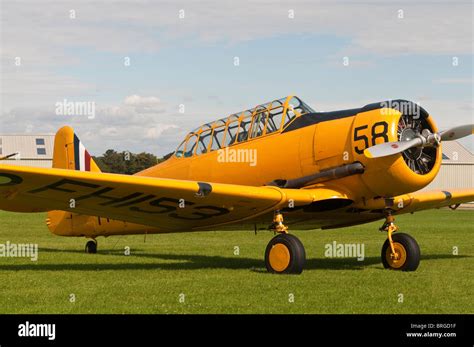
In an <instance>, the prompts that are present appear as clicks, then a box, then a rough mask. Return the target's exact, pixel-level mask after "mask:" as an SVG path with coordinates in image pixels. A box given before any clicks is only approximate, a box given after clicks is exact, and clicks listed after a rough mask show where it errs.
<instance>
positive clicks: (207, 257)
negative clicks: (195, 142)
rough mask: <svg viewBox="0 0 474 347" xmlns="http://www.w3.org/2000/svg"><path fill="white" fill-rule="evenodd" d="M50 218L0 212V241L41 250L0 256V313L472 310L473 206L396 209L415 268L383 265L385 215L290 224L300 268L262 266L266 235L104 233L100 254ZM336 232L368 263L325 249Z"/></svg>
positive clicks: (473, 310) (412, 311) (424, 311)
mask: <svg viewBox="0 0 474 347" xmlns="http://www.w3.org/2000/svg"><path fill="white" fill-rule="evenodd" d="M44 218H45V216H44V215H43V214H13V213H6V212H0V225H1V226H0V243H5V242H6V241H10V242H12V243H38V244H39V248H40V250H39V259H38V261H37V262H32V261H31V260H30V259H26V258H4V257H2V258H0V313H474V300H473V281H474V280H473V279H474V242H473V240H474V234H473V231H474V230H473V225H474V223H473V222H474V212H471V211H455V212H453V211H448V210H435V211H427V212H422V213H416V214H415V215H406V216H400V217H398V218H397V223H398V225H399V226H400V227H401V229H402V230H403V231H405V232H409V233H410V234H411V235H412V236H414V237H415V238H416V239H417V241H418V242H419V244H420V247H421V252H422V261H421V264H420V267H419V268H418V270H417V271H416V272H411V273H405V272H398V271H389V270H385V269H383V267H382V265H381V262H380V248H381V245H382V243H383V242H384V240H385V237H386V236H385V234H384V233H381V232H379V231H378V227H379V226H380V224H381V223H380V222H376V223H371V224H366V225H362V226H357V227H350V228H344V229H338V230H331V231H321V230H315V231H294V234H295V235H297V236H298V237H299V238H300V239H301V240H302V241H303V243H304V244H305V247H306V253H307V258H308V260H307V266H306V269H305V271H304V272H303V274H302V275H299V276H297V275H286V276H281V275H271V274H268V273H266V271H265V268H264V264H263V252H264V250H265V247H266V244H267V242H268V241H269V240H270V238H271V237H272V234H271V233H270V232H259V233H258V234H257V235H254V233H253V231H248V232H247V231H240V232H239V231H236V232H207V233H204V232H200V233H183V234H170V235H148V236H147V238H146V242H144V237H143V236H122V237H120V236H119V237H109V238H106V239H105V238H99V239H98V241H99V253H98V254H95V255H91V254H85V253H84V252H83V249H84V244H85V239H83V238H65V237H59V236H55V235H52V234H50V233H49V232H48V231H47V229H46V227H45V224H44ZM334 240H335V241H337V242H340V243H364V244H365V260H364V261H363V262H359V261H357V260H356V259H340V258H336V259H334V258H333V259H329V258H325V257H324V245H325V244H326V243H331V242H332V241H334ZM126 246H128V247H130V249H131V255H130V256H125V255H124V248H125V247H126ZM234 246H238V247H239V248H240V255H239V256H236V255H234ZM453 246H457V247H458V248H459V255H457V256H455V255H453V254H452V249H453ZM72 293H73V294H74V295H75V296H76V301H75V302H74V303H71V302H70V301H69V295H70V294H72ZM181 293H183V294H185V302H184V303H180V302H179V295H180V294H181ZM290 293H291V294H293V295H294V302H293V303H290V302H289V300H288V298H289V294H290ZM399 294H403V296H404V301H403V303H399V302H398V298H399V297H398V295H399Z"/></svg>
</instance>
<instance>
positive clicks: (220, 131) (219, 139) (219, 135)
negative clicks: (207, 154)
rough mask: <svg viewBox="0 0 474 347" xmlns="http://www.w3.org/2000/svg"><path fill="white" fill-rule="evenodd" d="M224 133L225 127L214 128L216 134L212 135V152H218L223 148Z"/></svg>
mask: <svg viewBox="0 0 474 347" xmlns="http://www.w3.org/2000/svg"><path fill="white" fill-rule="evenodd" d="M224 131H225V126H221V127H218V128H214V132H213V134H212V144H211V151H216V150H218V149H219V148H222V147H223V145H224V143H223V141H224V134H225V132H224Z"/></svg>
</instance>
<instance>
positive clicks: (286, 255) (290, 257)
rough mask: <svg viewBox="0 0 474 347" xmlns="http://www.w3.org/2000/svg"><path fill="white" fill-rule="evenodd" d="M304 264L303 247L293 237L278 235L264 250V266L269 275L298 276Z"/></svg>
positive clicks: (304, 254)
mask: <svg viewBox="0 0 474 347" xmlns="http://www.w3.org/2000/svg"><path fill="white" fill-rule="evenodd" d="M305 262H306V253H305V250H304V246H303V244H302V243H301V241H300V240H299V239H298V238H297V237H296V236H294V235H290V234H278V235H277V236H275V237H274V238H273V239H271V240H270V242H269V243H268V245H267V248H266V250H265V266H266V267H267V270H268V272H271V273H279V274H280V273H285V274H300V273H301V272H303V268H304V264H305Z"/></svg>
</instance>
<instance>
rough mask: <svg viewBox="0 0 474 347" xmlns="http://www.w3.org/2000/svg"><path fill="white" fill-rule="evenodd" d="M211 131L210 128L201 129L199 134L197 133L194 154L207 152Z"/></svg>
mask: <svg viewBox="0 0 474 347" xmlns="http://www.w3.org/2000/svg"><path fill="white" fill-rule="evenodd" d="M211 131H212V129H209V130H206V131H203V132H202V133H201V135H199V141H198V147H197V149H196V154H197V155H199V154H203V153H207V150H208V148H209V144H210V142H211Z"/></svg>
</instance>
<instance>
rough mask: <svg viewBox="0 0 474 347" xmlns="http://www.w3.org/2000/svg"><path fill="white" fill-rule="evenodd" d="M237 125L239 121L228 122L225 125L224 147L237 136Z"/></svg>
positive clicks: (230, 143)
mask: <svg viewBox="0 0 474 347" xmlns="http://www.w3.org/2000/svg"><path fill="white" fill-rule="evenodd" d="M238 126H239V121H234V122H231V123H229V125H228V126H227V133H226V136H225V144H224V147H227V146H230V145H232V144H234V143H235V140H237V139H236V137H237V128H238Z"/></svg>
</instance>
